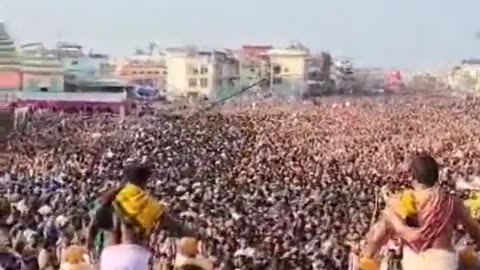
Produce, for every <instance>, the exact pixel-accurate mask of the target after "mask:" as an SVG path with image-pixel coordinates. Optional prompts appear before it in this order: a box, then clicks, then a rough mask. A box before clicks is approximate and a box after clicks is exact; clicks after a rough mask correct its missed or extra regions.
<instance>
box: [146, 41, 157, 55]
mask: <svg viewBox="0 0 480 270" xmlns="http://www.w3.org/2000/svg"><path fill="white" fill-rule="evenodd" d="M157 48H158V46H157V43H155V42H153V41H151V42H150V43H148V46H147V50H148V53H149V54H150V55H153V51H154V50H155V49H157Z"/></svg>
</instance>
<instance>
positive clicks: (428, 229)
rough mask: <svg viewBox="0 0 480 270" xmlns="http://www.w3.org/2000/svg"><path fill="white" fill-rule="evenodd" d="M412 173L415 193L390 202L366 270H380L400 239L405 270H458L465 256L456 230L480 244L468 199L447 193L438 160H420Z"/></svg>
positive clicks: (369, 247)
mask: <svg viewBox="0 0 480 270" xmlns="http://www.w3.org/2000/svg"><path fill="white" fill-rule="evenodd" d="M410 170H411V172H412V173H413V176H414V181H413V182H412V186H413V190H412V191H404V192H403V193H402V194H400V196H394V197H391V198H390V199H389V200H388V202H387V206H386V208H385V209H384V211H383V213H382V216H381V218H380V220H379V221H378V222H377V223H376V224H375V225H374V226H372V228H371V230H370V232H369V233H368V234H367V239H366V240H367V241H366V242H367V244H366V246H365V248H364V250H363V256H362V258H363V260H361V263H360V264H361V267H363V268H364V269H367V268H375V267H376V265H377V264H375V263H372V258H374V256H375V255H376V253H377V252H378V251H379V249H380V248H381V247H382V245H384V244H385V243H386V242H387V241H388V239H390V238H391V237H393V236H397V237H399V238H401V239H402V242H403V259H402V266H403V269H404V270H433V269H435V270H456V269H458V268H459V256H458V255H457V253H456V251H455V249H454V247H453V244H452V235H453V231H454V228H455V226H456V225H458V224H461V225H463V227H464V228H465V230H466V231H467V233H469V234H470V236H471V237H472V239H473V240H474V241H475V243H476V244H477V246H478V245H479V244H480V227H479V224H478V223H477V222H476V221H475V220H474V219H473V217H472V216H471V215H470V213H469V211H468V210H467V209H466V208H465V206H464V203H463V201H461V200H460V199H458V198H455V197H453V196H452V195H450V194H449V193H447V192H446V191H444V190H442V188H441V187H440V185H439V183H438V178H439V177H438V175H439V169H438V164H437V162H436V161H435V159H434V158H433V157H431V156H429V155H422V156H418V157H416V158H415V159H414V160H413V161H412V162H411V164H410ZM362 264H363V265H362Z"/></svg>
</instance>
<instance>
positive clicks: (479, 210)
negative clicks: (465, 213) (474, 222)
mask: <svg viewBox="0 0 480 270" xmlns="http://www.w3.org/2000/svg"><path fill="white" fill-rule="evenodd" d="M478 195H479V194H478V193H477V192H474V193H472V194H471V195H470V199H468V200H465V201H464V204H465V207H467V209H468V210H469V211H470V214H471V215H472V216H473V217H474V218H480V196H478Z"/></svg>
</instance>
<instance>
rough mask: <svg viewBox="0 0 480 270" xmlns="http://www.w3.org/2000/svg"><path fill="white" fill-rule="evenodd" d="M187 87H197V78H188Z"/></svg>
mask: <svg viewBox="0 0 480 270" xmlns="http://www.w3.org/2000/svg"><path fill="white" fill-rule="evenodd" d="M188 87H197V79H188Z"/></svg>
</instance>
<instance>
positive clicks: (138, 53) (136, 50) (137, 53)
mask: <svg viewBox="0 0 480 270" xmlns="http://www.w3.org/2000/svg"><path fill="white" fill-rule="evenodd" d="M144 54H145V51H144V50H143V49H140V48H137V49H135V55H144Z"/></svg>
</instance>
